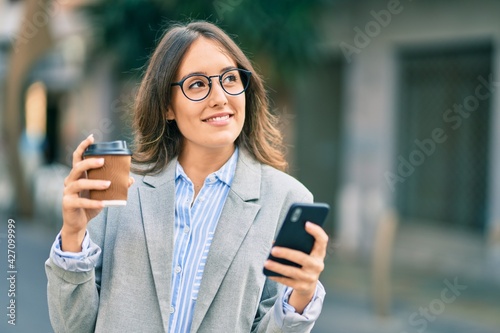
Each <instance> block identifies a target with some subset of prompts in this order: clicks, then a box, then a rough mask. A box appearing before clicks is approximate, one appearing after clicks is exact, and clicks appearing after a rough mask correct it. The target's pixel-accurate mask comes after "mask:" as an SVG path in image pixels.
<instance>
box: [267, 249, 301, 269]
mask: <svg viewBox="0 0 500 333" xmlns="http://www.w3.org/2000/svg"><path fill="white" fill-rule="evenodd" d="M271 254H272V255H273V256H274V257H276V258H281V259H286V260H289V261H291V262H294V263H296V264H299V265H301V266H304V265H305V264H307V262H308V261H309V255H308V254H307V253H304V252H302V251H299V250H294V249H290V248H287V247H281V246H274V247H273V248H272V249H271Z"/></svg>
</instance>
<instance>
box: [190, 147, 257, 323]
mask: <svg viewBox="0 0 500 333" xmlns="http://www.w3.org/2000/svg"><path fill="white" fill-rule="evenodd" d="M260 167H261V165H260V164H259V163H258V162H257V161H255V160H254V159H253V158H251V157H250V156H249V154H248V152H246V151H245V150H243V149H240V156H239V159H238V164H237V166H236V171H235V175H234V178H233V183H232V185H231V190H230V191H229V194H228V197H227V199H226V202H225V204H224V208H223V210H222V214H221V217H220V219H219V222H218V223H217V228H216V230H215V235H214V239H213V241H212V245H211V246H210V251H209V253H208V257H207V263H206V265H205V270H204V272H203V279H202V281H201V285H200V291H199V293H198V299H197V301H196V306H195V311H194V317H193V322H192V326H191V332H197V331H198V329H199V327H200V325H201V323H202V321H203V318H204V317H205V314H206V313H207V310H208V308H209V307H210V304H211V303H212V300H213V299H214V297H215V294H216V293H217V291H218V289H219V287H220V285H221V283H222V280H223V278H224V276H225V275H226V273H227V270H228V269H229V266H230V265H231V262H232V261H233V259H234V257H235V256H236V253H237V252H238V249H239V247H240V245H241V243H242V242H243V240H244V239H245V236H246V234H247V232H248V230H249V229H250V226H251V225H252V223H253V221H254V219H255V216H256V215H257V213H258V211H259V209H260V205H258V204H256V203H254V202H252V201H255V200H256V199H258V198H259V196H260V183H261V170H260Z"/></svg>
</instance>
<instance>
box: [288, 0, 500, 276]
mask: <svg viewBox="0 0 500 333" xmlns="http://www.w3.org/2000/svg"><path fill="white" fill-rule="evenodd" d="M499 12H500V3H499V2H498V1H491V0H484V1H474V2H472V1H467V0H458V1H446V0H440V1H395V0H385V1H338V2H335V4H334V5H332V6H331V8H330V9H329V10H325V13H324V17H323V18H324V19H323V31H324V33H325V39H324V40H325V43H324V45H323V47H324V52H325V54H327V55H328V57H327V58H329V60H328V61H327V63H326V64H325V67H324V68H323V70H324V71H327V72H328V74H325V73H322V74H321V75H322V77H328V79H327V80H325V81H321V83H320V86H321V84H322V85H324V86H325V87H324V88H321V87H319V88H318V87H316V88H314V87H313V88H309V90H307V87H306V86H305V85H304V86H303V87H302V88H304V89H305V91H303V94H302V95H301V96H302V98H304V99H305V100H306V102H303V106H302V108H299V110H298V112H299V113H300V112H302V113H303V114H307V113H308V112H309V114H311V111H310V109H309V110H308V106H309V107H311V106H312V107H313V108H314V107H316V106H315V105H314V103H316V104H318V103H319V105H318V106H319V107H320V108H321V111H317V113H316V114H315V115H314V116H312V117H306V116H304V117H303V118H302V119H303V120H305V121H306V124H302V125H301V124H300V123H299V125H297V128H298V132H299V133H298V135H299V140H298V141H299V144H298V152H297V155H298V156H301V157H304V156H309V157H310V158H312V161H311V160H309V161H308V162H303V164H302V165H304V166H306V165H309V167H308V168H303V169H301V168H300V162H298V163H299V177H300V178H301V179H306V183H307V182H309V186H310V187H311V188H312V190H313V192H314V193H322V194H323V193H325V194H326V192H325V183H324V182H323V181H322V180H321V179H320V180H314V177H316V179H317V178H318V173H317V172H319V171H320V167H314V165H320V164H322V163H324V161H330V160H332V161H331V162H328V163H331V169H330V170H335V172H337V173H338V174H337V175H330V176H328V177H331V178H329V179H330V183H329V184H334V186H332V188H334V189H335V190H334V192H328V195H330V196H333V197H335V202H334V207H335V208H334V209H335V214H336V215H335V218H336V221H335V225H336V227H337V232H338V233H339V235H338V239H339V240H340V243H341V244H340V245H341V247H342V248H343V249H345V250H347V251H351V252H361V253H363V252H365V253H369V252H371V250H372V249H373V247H374V240H375V237H374V235H375V233H376V231H377V229H378V228H379V227H380V225H381V223H383V220H384V216H390V215H391V214H390V212H395V213H396V214H397V216H398V220H399V224H400V225H401V226H405V225H416V224H419V225H424V226H429V227H439V228H445V229H446V228H447V229H449V230H450V231H455V230H462V231H464V232H465V233H473V234H483V235H484V244H485V249H487V250H486V252H487V253H488V254H487V255H486V256H485V271H484V273H485V274H489V273H491V272H492V271H495V272H496V273H495V276H496V278H497V279H498V277H499V276H500V270H499V269H498V267H500V236H499V234H500V205H498V202H499V201H500V168H499V167H498V165H499V163H500V135H499V129H500V98H499V97H498V96H499V94H498V92H497V90H498V89H500V79H499V77H500V53H499V52H498V50H499V46H500V21H498V19H497V17H496V16H497V13H499ZM332 59H334V60H332ZM325 82H328V84H325ZM339 82H340V83H339ZM321 89H322V90H321ZM317 91H321V93H320V94H318V95H316V97H315V98H318V96H323V99H322V101H321V102H312V101H311V99H307V96H308V95H309V96H312V95H314V94H315V93H317ZM309 102H311V103H312V104H311V103H309ZM321 103H322V104H321ZM299 117H300V114H299ZM325 120H326V124H325V123H324V122H325ZM333 120H340V121H341V125H340V126H339V125H338V124H335V123H334V122H333ZM301 126H302V127H301ZM325 126H326V127H328V126H330V128H331V132H330V133H335V131H338V132H337V133H336V134H330V135H329V138H327V139H326V143H324V144H323V145H321V146H320V147H318V146H317V145H316V146H314V142H315V138H314V137H311V136H310V135H311V131H310V130H309V132H306V131H305V130H304V131H303V130H302V129H306V127H309V128H317V129H319V128H325ZM301 132H303V133H307V134H304V135H302V136H300V133H301ZM338 133H339V134H338ZM301 140H303V142H300V141H301ZM326 147H328V148H326ZM328 149H330V150H329V151H330V152H331V153H330V156H333V157H328V158H327V159H325V158H324V157H323V156H324V155H327V154H326V153H325V151H328ZM320 150H322V151H321V152H320ZM315 171H317V172H315ZM327 179H328V178H327ZM333 180H335V181H334V182H333ZM322 191H323V192H322ZM388 212H389V214H388Z"/></svg>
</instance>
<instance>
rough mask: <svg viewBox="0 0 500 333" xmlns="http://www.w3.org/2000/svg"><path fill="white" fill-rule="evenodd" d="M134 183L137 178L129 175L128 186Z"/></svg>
mask: <svg viewBox="0 0 500 333" xmlns="http://www.w3.org/2000/svg"><path fill="white" fill-rule="evenodd" d="M134 183H135V179H134V178H132V177H129V179H128V187H130V186H132V184H134Z"/></svg>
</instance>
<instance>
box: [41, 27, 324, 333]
mask: <svg viewBox="0 0 500 333" xmlns="http://www.w3.org/2000/svg"><path fill="white" fill-rule="evenodd" d="M134 112H135V114H134V117H135V118H134V126H135V136H136V149H135V153H134V162H135V163H134V165H135V168H134V171H135V172H134V173H133V174H132V177H131V179H130V188H129V198H128V203H127V206H126V207H120V208H118V207H109V208H106V209H103V208H104V206H103V203H102V202H101V201H95V200H90V199H87V198H86V197H85V195H84V194H85V193H87V191H88V190H91V189H105V188H107V187H108V186H109V182H106V181H98V180H89V179H86V177H85V175H86V171H87V170H89V169H92V168H98V167H101V166H102V164H103V161H101V160H98V159H86V160H82V157H81V156H82V153H83V152H84V150H85V149H86V148H87V147H88V145H90V144H91V143H93V138H92V136H90V137H89V138H87V139H86V140H84V141H83V142H82V143H81V144H80V145H79V146H78V148H77V149H76V150H75V152H74V155H73V169H72V170H71V172H70V174H69V176H68V177H67V178H66V181H65V191H64V197H63V221H64V222H63V226H62V229H61V232H60V234H59V235H58V237H57V239H56V241H55V242H54V245H53V248H52V251H51V256H50V258H49V259H48V260H47V262H46V272H47V277H48V281H49V283H48V300H49V311H50V317H51V322H52V325H53V327H54V330H55V331H56V332H94V331H95V332H182V333H184V332H308V331H310V330H311V328H312V326H313V325H314V322H315V320H316V319H317V317H318V316H319V313H320V311H321V307H322V302H323V299H324V295H325V291H324V289H323V287H322V286H321V284H320V283H319V281H318V278H319V275H320V273H321V271H322V270H323V266H324V264H323V261H324V257H325V254H326V246H327V241H328V237H327V235H326V233H325V232H324V231H323V230H322V229H321V228H320V227H318V226H316V225H314V224H308V225H307V227H306V230H307V231H308V232H309V233H310V234H311V235H313V236H314V238H315V245H314V248H313V251H312V252H311V254H310V255H307V254H304V253H301V252H298V251H293V250H291V249H286V248H278V247H275V248H274V249H273V255H274V256H275V257H280V258H285V259H288V260H291V261H293V262H296V263H299V264H300V265H302V268H295V267H290V266H284V265H281V264H279V263H277V262H273V261H269V260H267V261H266V258H267V256H268V254H269V251H270V250H271V245H272V242H273V239H274V237H275V236H276V233H277V231H278V230H279V227H280V222H281V221H282V220H283V219H284V216H285V214H286V212H287V209H288V208H289V207H290V205H291V204H292V203H293V202H304V201H305V202H311V201H312V195H311V193H310V192H309V191H308V190H307V189H306V188H305V187H304V186H303V185H302V184H300V183H299V182H298V181H296V180H295V179H293V178H292V177H290V176H288V175H287V174H285V173H284V172H282V171H280V170H283V169H284V168H285V167H286V162H285V160H284V157H283V153H282V151H281V135H280V133H279V131H278V130H277V129H276V127H274V125H273V119H272V117H271V115H270V113H269V110H268V104H267V99H266V94H265V91H264V88H263V83H262V80H261V79H260V78H259V76H258V75H257V74H256V73H255V71H254V69H253V67H252V65H251V64H250V62H249V60H248V59H247V58H246V57H245V55H244V54H243V53H242V51H241V50H240V49H239V48H238V47H237V46H236V44H235V43H234V42H233V41H232V40H231V39H230V38H229V37H228V36H227V35H226V34H225V33H224V32H223V31H222V30H220V29H219V28H218V27H216V26H214V25H213V24H210V23H207V22H193V23H190V24H188V25H187V26H174V27H172V28H171V29H170V30H168V31H167V32H166V34H165V35H164V36H163V38H162V40H161V41H160V43H159V45H158V47H157V49H156V50H155V52H154V54H153V56H152V58H151V59H150V62H149V65H148V68H147V70H146V73H145V76H144V78H143V80H142V84H141V87H140V90H139V93H138V96H137V100H136V106H135V110H134ZM90 220H92V221H90ZM89 221H90V223H88V222H89ZM87 223H88V225H87ZM264 265H265V267H266V268H268V269H270V270H273V271H275V272H278V273H281V274H282V275H284V276H287V277H269V278H267V277H266V276H264V275H263V274H262V268H263V266H264Z"/></svg>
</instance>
